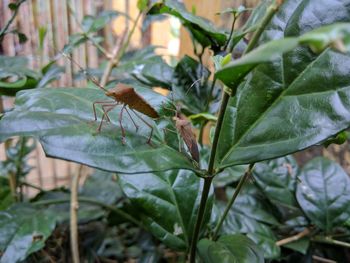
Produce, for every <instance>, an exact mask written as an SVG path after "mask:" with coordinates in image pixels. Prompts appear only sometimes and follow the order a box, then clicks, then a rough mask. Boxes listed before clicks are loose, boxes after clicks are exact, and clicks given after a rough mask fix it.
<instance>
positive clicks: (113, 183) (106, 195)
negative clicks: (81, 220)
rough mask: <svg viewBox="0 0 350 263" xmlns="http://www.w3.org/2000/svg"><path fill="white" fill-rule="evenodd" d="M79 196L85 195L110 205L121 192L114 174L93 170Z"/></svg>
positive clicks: (120, 195)
mask: <svg viewBox="0 0 350 263" xmlns="http://www.w3.org/2000/svg"><path fill="white" fill-rule="evenodd" d="M79 196H86V197H89V198H92V199H94V200H98V201H100V202H102V203H104V204H109V205H111V204H113V203H115V202H116V201H117V200H118V199H119V198H121V197H122V196H123V192H122V190H121V189H120V187H119V185H118V183H117V178H116V176H115V175H114V174H112V173H108V172H104V171H99V170H95V171H94V173H93V174H92V175H90V176H89V177H88V179H87V180H86V182H85V184H84V186H83V189H82V191H81V192H80V193H79Z"/></svg>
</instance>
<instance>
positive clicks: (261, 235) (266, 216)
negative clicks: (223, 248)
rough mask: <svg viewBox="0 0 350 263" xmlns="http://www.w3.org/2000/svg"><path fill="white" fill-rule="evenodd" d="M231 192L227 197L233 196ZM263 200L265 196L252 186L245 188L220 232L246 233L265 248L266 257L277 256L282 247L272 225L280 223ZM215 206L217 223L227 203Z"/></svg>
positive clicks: (215, 220) (214, 215)
mask: <svg viewBox="0 0 350 263" xmlns="http://www.w3.org/2000/svg"><path fill="white" fill-rule="evenodd" d="M231 192H232V191H229V193H228V194H227V198H231V196H232V193H231ZM262 200H263V197H262V196H260V195H258V194H257V192H256V189H254V188H253V187H252V186H250V187H248V188H245V189H244V192H242V193H240V195H239V196H238V197H237V199H236V201H235V204H234V205H233V207H232V208H231V209H230V211H229V213H228V215H227V217H226V219H225V221H224V223H223V225H222V228H221V232H220V233H221V234H231V233H241V234H246V235H247V236H248V237H249V238H251V239H252V240H254V242H256V243H257V244H259V246H260V247H262V248H263V251H264V256H265V257H266V258H277V257H278V256H279V255H280V248H279V247H278V246H276V244H275V243H276V241H277V238H276V237H275V234H274V233H273V232H272V230H271V228H270V225H278V222H277V220H276V219H275V218H274V217H273V215H272V212H271V211H270V210H271V209H269V208H268V206H267V205H266V204H264V202H263V201H262ZM214 208H215V209H214V210H213V215H212V222H215V223H214V224H215V225H216V224H217V222H218V220H219V217H221V215H222V214H223V212H224V209H225V205H224V204H223V203H218V204H217V205H216V206H214Z"/></svg>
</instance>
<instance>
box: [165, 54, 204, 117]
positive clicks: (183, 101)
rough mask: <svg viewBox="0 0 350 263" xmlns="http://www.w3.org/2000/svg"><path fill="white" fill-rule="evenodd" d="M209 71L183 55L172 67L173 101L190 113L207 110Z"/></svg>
mask: <svg viewBox="0 0 350 263" xmlns="http://www.w3.org/2000/svg"><path fill="white" fill-rule="evenodd" d="M209 75H210V72H209V70H208V69H207V68H205V67H204V66H202V65H201V64H200V63H199V62H198V61H196V60H195V59H193V58H191V57H189V56H184V57H183V58H182V59H181V60H180V61H179V63H178V64H177V65H176V67H175V69H174V75H173V80H172V90H173V92H174V100H175V102H179V103H180V105H181V106H182V108H183V109H185V110H186V111H187V112H189V113H191V114H199V113H203V112H206V111H207V101H208V99H209V97H210V85H209V83H208V82H207V80H208V77H209Z"/></svg>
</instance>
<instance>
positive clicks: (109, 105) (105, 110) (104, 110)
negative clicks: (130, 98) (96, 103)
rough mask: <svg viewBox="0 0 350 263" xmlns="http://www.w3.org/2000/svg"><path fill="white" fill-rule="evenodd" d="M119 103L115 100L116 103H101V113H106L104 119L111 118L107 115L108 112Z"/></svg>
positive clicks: (109, 120) (108, 119)
mask: <svg viewBox="0 0 350 263" xmlns="http://www.w3.org/2000/svg"><path fill="white" fill-rule="evenodd" d="M119 104H120V103H119V102H116V103H111V104H104V105H102V110H103V113H104V114H105V115H106V119H107V121H108V122H111V119H110V118H109V116H108V112H110V111H111V110H112V109H114V108H115V107H116V106H117V105H119ZM107 107H111V108H108V109H105V108H107Z"/></svg>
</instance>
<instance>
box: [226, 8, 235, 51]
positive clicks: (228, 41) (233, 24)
mask: <svg viewBox="0 0 350 263" xmlns="http://www.w3.org/2000/svg"><path fill="white" fill-rule="evenodd" d="M236 20H237V17H236V15H233V22H232V26H231V31H230V36H229V37H228V39H227V41H226V44H225V47H224V50H226V49H227V47H228V46H229V44H230V42H231V38H232V35H233V31H234V29H235V24H236Z"/></svg>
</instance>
